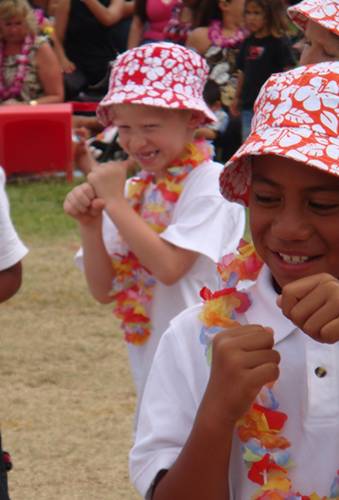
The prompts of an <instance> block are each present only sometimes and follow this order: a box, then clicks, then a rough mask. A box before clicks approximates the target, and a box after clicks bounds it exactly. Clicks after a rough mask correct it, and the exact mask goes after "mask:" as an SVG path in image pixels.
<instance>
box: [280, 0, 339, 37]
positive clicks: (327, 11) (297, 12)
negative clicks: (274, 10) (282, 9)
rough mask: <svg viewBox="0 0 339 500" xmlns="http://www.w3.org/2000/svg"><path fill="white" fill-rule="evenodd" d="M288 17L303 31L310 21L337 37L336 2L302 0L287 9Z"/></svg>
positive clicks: (338, 6) (338, 21) (338, 28)
mask: <svg viewBox="0 0 339 500" xmlns="http://www.w3.org/2000/svg"><path fill="white" fill-rule="evenodd" d="M287 12H288V15H289V16H290V18H291V19H292V21H293V22H294V24H296V25H297V26H298V27H299V28H301V29H302V30H303V31H304V30H305V28H306V24H307V21H308V20H309V19H310V20H311V21H314V22H315V23H318V24H321V26H323V27H324V28H326V29H328V30H330V31H332V32H333V33H334V34H335V35H337V36H338V35H339V1H338V0H303V1H302V2H299V3H297V4H296V5H292V6H291V7H289V8H288V9H287Z"/></svg>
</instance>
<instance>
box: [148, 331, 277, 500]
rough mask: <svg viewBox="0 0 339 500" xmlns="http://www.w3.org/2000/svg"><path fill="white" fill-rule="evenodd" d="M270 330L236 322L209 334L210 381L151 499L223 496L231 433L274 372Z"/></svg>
mask: <svg viewBox="0 0 339 500" xmlns="http://www.w3.org/2000/svg"><path fill="white" fill-rule="evenodd" d="M272 347H273V334H272V331H271V330H270V329H268V328H264V327H261V326H258V325H246V326H240V327H237V328H234V329H231V330H228V331H227V332H222V333H220V334H218V335H216V337H215V338H214V341H213V351H212V367H211V373H210V378H209V382H208V385H207V388H206V391H205V394H204V397H203V399H202V401H201V404H200V407H199V410H198V412H197V416H196V419H195V422H194V425H193V428H192V431H191V433H190V435H189V438H188V440H187V441H186V444H185V446H184V448H183V449H182V452H181V453H180V455H179V456H178V458H177V460H176V462H175V463H174V465H173V466H172V467H171V469H170V470H169V471H168V472H167V473H166V474H165V475H164V476H163V477H162V479H161V480H160V481H159V483H158V484H157V486H156V488H155V492H154V495H153V497H152V499H153V500H172V499H173V498H175V499H176V500H187V498H194V500H206V498H213V500H228V499H229V486H228V483H227V470H228V468H229V461H230V453H231V446H232V436H233V433H234V429H235V424H236V422H237V420H238V419H239V418H240V417H242V416H243V415H244V413H245V412H246V411H247V410H248V409H249V408H250V406H251V404H252V403H253V401H254V400H255V398H256V396H257V394H258V393H259V391H260V390H261V388H262V387H263V386H264V385H265V384H267V383H269V382H274V381H275V380H276V379H277V378H278V376H279V368H278V365H279V361H280V356H279V353H278V352H277V351H275V350H273V348H272Z"/></svg>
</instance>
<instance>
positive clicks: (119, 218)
mask: <svg viewBox="0 0 339 500" xmlns="http://www.w3.org/2000/svg"><path fill="white" fill-rule="evenodd" d="M128 166H129V162H128V161H125V162H109V163H106V164H101V165H100V166H98V167H94V168H93V169H92V171H91V172H90V174H89V175H88V182H89V183H90V184H91V185H92V187H93V189H94V191H95V193H96V194H97V196H98V197H99V198H101V199H102V200H103V201H104V204H105V209H106V212H107V214H108V216H109V217H110V218H111V219H112V221H113V222H114V224H115V226H116V227H117V229H118V231H119V233H120V235H121V236H122V238H123V240H124V241H125V242H126V244H127V245H128V247H129V248H130V250H132V252H134V253H135V255H136V256H137V257H138V259H139V261H140V262H141V264H143V265H144V266H145V267H146V268H147V269H148V270H149V271H150V272H151V273H152V274H153V276H155V277H156V278H157V279H158V280H159V281H161V282H162V283H164V284H166V285H172V284H173V283H175V282H176V281H178V280H179V279H180V278H181V277H182V276H183V275H184V274H185V273H186V272H187V271H188V270H189V268H190V267H191V266H192V265H193V263H194V262H195V260H196V258H197V256H198V254H197V253H196V252H193V251H190V250H186V249H184V248H179V247H177V246H175V245H172V244H171V243H169V242H167V241H165V240H163V239H162V238H161V237H160V236H159V234H157V233H156V232H154V231H153V229H151V228H150V226H149V225H148V224H147V223H146V222H145V221H144V220H143V219H142V217H141V216H140V215H139V214H138V213H137V212H135V210H134V209H133V208H132V207H131V206H130V205H129V203H128V202H127V200H126V198H125V196H124V187H125V182H126V172H127V168H128Z"/></svg>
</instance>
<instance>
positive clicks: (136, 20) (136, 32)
mask: <svg viewBox="0 0 339 500" xmlns="http://www.w3.org/2000/svg"><path fill="white" fill-rule="evenodd" d="M143 31H144V23H143V21H142V19H141V18H140V17H139V16H138V15H137V14H134V15H133V17H132V22H131V26H130V29H129V33H128V41H127V48H128V49H133V48H134V47H137V46H138V45H140V42H141V40H142V34H143Z"/></svg>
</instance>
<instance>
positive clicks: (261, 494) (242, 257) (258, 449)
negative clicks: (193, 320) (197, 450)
mask: <svg viewBox="0 0 339 500" xmlns="http://www.w3.org/2000/svg"><path fill="white" fill-rule="evenodd" d="M238 251H239V253H238V254H236V255H235V254H230V255H227V256H225V257H223V259H222V260H221V262H220V264H218V272H219V273H220V276H221V278H222V280H223V282H224V283H225V287H224V288H223V289H222V290H219V291H217V292H214V293H213V292H211V290H209V289H208V288H203V289H202V290H201V297H202V298H203V300H204V301H205V303H204V306H203V309H202V312H201V315H200V319H201V321H202V324H203V327H202V330H201V333H200V341H201V343H202V344H203V345H204V346H205V349H206V357H207V360H208V363H209V364H210V363H211V342H210V339H211V338H212V337H213V335H215V334H216V333H218V332H220V331H222V330H223V329H225V328H232V327H234V326H237V325H239V323H238V322H237V321H236V315H237V314H241V313H243V312H245V311H246V310H247V309H248V308H249V307H250V305H251V304H250V300H249V297H248V295H247V294H246V293H244V292H240V291H238V290H237V288H236V286H237V284H238V283H239V281H240V280H246V279H247V280H255V279H256V278H257V276H258V274H259V271H260V269H261V267H262V262H261V261H260V260H259V258H258V257H257V255H256V252H255V250H254V247H253V246H252V245H251V244H248V243H246V242H244V241H242V242H241V243H240V246H239V249H238ZM257 400H258V401H260V402H261V403H262V404H258V403H257V402H255V403H253V404H252V407H251V408H250V410H249V411H248V412H247V413H246V414H245V415H244V416H243V417H242V418H241V419H239V420H238V422H237V424H236V430H237V433H238V436H239V439H240V441H241V442H242V443H243V445H242V458H243V461H244V463H245V465H246V466H247V469H248V474H247V477H248V479H249V480H250V481H251V482H253V483H255V484H257V485H258V489H257V491H256V492H255V493H254V494H253V495H252V496H251V500H330V499H337V500H338V498H339V469H338V471H337V475H336V477H335V478H334V480H333V483H332V484H331V485H330V488H329V496H326V497H324V496H319V495H318V494H317V493H315V492H313V493H310V494H307V495H305V494H302V493H300V492H298V491H294V490H293V485H292V482H291V480H290V478H289V473H288V471H289V469H290V468H292V467H294V463H293V460H292V457H291V453H290V451H289V448H290V446H291V445H290V442H289V441H288V440H287V439H286V438H285V436H284V435H283V433H282V432H283V428H284V425H285V422H286V421H287V419H288V416H287V415H286V414H285V413H283V412H282V411H280V410H279V402H278V400H277V398H276V396H275V394H274V386H273V384H270V385H267V386H265V387H263V388H262V390H261V392H260V394H259V396H258V398H257Z"/></svg>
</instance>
